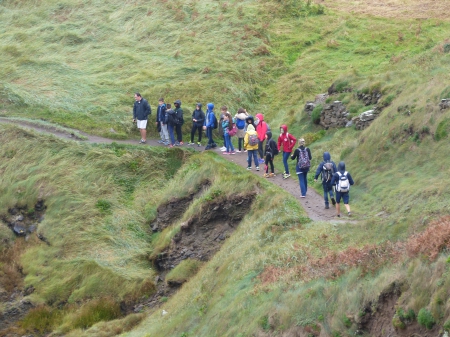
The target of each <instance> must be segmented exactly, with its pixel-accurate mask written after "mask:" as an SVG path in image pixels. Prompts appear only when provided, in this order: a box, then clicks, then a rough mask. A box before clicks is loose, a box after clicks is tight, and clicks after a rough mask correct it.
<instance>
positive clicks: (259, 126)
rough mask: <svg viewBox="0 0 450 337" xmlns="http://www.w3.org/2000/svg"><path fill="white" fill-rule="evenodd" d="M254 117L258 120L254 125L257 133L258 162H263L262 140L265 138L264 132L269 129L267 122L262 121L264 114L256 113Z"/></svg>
mask: <svg viewBox="0 0 450 337" xmlns="http://www.w3.org/2000/svg"><path fill="white" fill-rule="evenodd" d="M255 117H256V119H257V121H258V123H257V125H256V128H255V130H256V133H257V134H258V138H259V144H258V154H259V163H260V164H263V163H264V158H263V157H264V151H263V149H264V141H265V140H266V132H267V131H269V128H268V127H267V123H266V122H265V121H264V116H263V114H261V113H257V114H256V116H255Z"/></svg>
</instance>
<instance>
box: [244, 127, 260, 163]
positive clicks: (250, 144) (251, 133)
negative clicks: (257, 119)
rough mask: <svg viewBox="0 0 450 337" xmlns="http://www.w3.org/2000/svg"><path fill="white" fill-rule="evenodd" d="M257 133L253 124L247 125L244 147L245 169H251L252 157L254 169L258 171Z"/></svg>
mask: <svg viewBox="0 0 450 337" xmlns="http://www.w3.org/2000/svg"><path fill="white" fill-rule="evenodd" d="M258 143H259V140H258V134H257V133H256V131H255V127H254V126H253V124H248V125H247V132H246V133H245V136H244V149H246V150H247V155H248V157H247V163H248V166H247V170H251V169H252V157H253V159H254V161H255V166H256V171H259V161H258V153H257V151H258Z"/></svg>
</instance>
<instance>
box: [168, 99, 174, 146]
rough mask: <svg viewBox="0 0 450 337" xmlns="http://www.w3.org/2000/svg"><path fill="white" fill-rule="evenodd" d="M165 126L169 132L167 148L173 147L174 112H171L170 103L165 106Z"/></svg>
mask: <svg viewBox="0 0 450 337" xmlns="http://www.w3.org/2000/svg"><path fill="white" fill-rule="evenodd" d="M166 124H167V130H168V131H169V138H170V140H169V147H174V146H175V135H174V129H175V111H174V110H172V105H170V103H168V104H167V106H166Z"/></svg>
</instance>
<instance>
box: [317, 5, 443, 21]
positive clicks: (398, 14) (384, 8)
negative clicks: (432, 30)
mask: <svg viewBox="0 0 450 337" xmlns="http://www.w3.org/2000/svg"><path fill="white" fill-rule="evenodd" d="M315 2H316V3H318V4H321V5H324V6H325V7H327V8H330V9H333V10H337V11H342V12H348V13H355V14H363V15H371V16H377V17H385V18H403V19H430V18H436V19H441V20H445V21H447V20H449V19H450V17H449V16H448V5H449V3H448V1H447V0H373V1H366V0H315Z"/></svg>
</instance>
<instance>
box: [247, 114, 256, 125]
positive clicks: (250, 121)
mask: <svg viewBox="0 0 450 337" xmlns="http://www.w3.org/2000/svg"><path fill="white" fill-rule="evenodd" d="M245 121H246V122H247V124H254V123H255V120H254V119H253V116H248V117H247V118H246V119H245Z"/></svg>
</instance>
